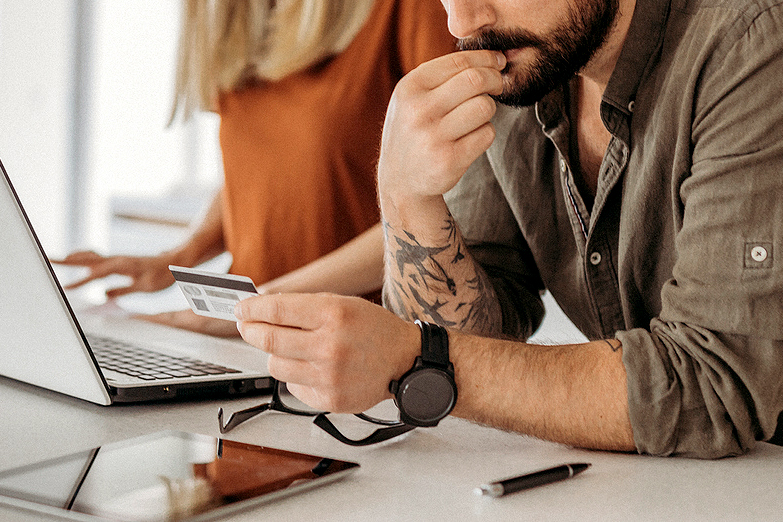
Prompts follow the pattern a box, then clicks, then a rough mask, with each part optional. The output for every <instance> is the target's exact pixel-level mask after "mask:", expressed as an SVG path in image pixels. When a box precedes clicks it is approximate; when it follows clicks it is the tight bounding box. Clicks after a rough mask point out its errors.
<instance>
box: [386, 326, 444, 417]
mask: <svg viewBox="0 0 783 522" xmlns="http://www.w3.org/2000/svg"><path fill="white" fill-rule="evenodd" d="M416 324H417V325H418V326H419V328H420V329H421V355H420V356H418V357H416V361H415V362H414V364H413V368H411V369H410V370H408V371H407V372H406V373H405V374H404V375H403V376H402V377H401V378H400V380H399V381H392V382H391V383H389V391H390V392H391V393H392V394H393V395H394V402H395V404H396V405H397V408H399V410H400V421H401V422H404V423H405V424H410V425H412V426H422V427H425V426H437V424H438V422H440V420H441V419H442V418H444V417H445V416H446V415H448V414H449V413H451V410H452V409H454V405H455V404H456V402H457V384H456V383H455V382H454V366H453V365H452V364H451V362H449V335H448V332H446V329H445V328H443V327H442V326H439V325H436V324H432V323H427V322H424V321H416Z"/></svg>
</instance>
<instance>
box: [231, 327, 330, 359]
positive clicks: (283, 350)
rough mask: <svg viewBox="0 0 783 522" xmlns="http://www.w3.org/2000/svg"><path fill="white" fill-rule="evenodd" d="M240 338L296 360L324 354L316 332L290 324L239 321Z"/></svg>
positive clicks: (270, 352) (315, 357) (267, 350)
mask: <svg viewBox="0 0 783 522" xmlns="http://www.w3.org/2000/svg"><path fill="white" fill-rule="evenodd" d="M237 328H238V330H239V333H240V334H241V335H242V338H243V339H244V340H245V341H247V342H248V343H249V344H252V345H253V346H255V347H256V348H258V349H259V350H261V351H264V352H266V353H268V354H272V355H276V356H279V357H284V358H287V359H297V360H301V361H304V360H314V359H320V358H321V357H322V356H324V355H325V354H324V353H323V352H324V351H325V350H323V347H322V346H321V345H320V344H319V339H318V336H317V334H316V333H314V332H312V331H310V330H303V329H300V328H294V327H291V326H279V325H275V324H270V323H265V322H248V321H240V322H239V323H237Z"/></svg>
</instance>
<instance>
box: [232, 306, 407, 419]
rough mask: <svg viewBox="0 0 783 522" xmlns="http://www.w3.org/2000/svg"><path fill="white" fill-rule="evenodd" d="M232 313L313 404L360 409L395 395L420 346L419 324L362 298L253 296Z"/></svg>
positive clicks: (278, 373)
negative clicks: (391, 384) (394, 383)
mask: <svg viewBox="0 0 783 522" xmlns="http://www.w3.org/2000/svg"><path fill="white" fill-rule="evenodd" d="M234 312H235V313H236V315H237V317H238V318H239V319H240V320H239V323H238V328H239V331H240V333H241V334H242V337H243V338H244V339H245V341H247V342H248V343H250V344H252V345H253V346H255V347H257V348H259V349H261V350H263V351H265V352H267V353H269V354H270V357H269V371H270V373H271V374H272V376H273V377H274V378H276V379H279V380H281V381H285V382H287V383H288V384H289V386H288V388H289V390H290V391H291V393H293V394H294V395H295V396H296V397H297V398H299V399H300V400H301V401H303V402H305V403H306V404H308V405H310V406H311V407H313V408H318V409H320V410H323V411H331V412H336V413H358V412H361V411H364V410H367V409H369V408H371V407H372V406H374V405H376V404H378V403H379V402H381V401H383V400H385V399H388V398H390V397H391V394H390V393H389V382H391V381H392V380H393V379H399V378H400V377H401V376H402V375H403V374H404V373H405V372H406V371H407V370H409V369H410V368H411V367H412V366H413V361H414V359H415V358H416V356H417V355H419V354H420V353H421V337H420V332H419V328H418V327H417V326H416V325H415V324H413V323H408V322H405V321H403V320H402V319H400V318H398V317H397V316H395V315H394V314H392V313H391V312H389V311H388V310H385V309H384V308H382V307H380V306H378V305H374V304H372V303H370V302H369V301H366V300H364V299H361V298H358V297H345V296H338V295H334V294H276V295H261V296H258V297H251V298H248V299H245V300H243V301H242V302H240V303H239V304H238V305H237V306H236V308H235V310H234Z"/></svg>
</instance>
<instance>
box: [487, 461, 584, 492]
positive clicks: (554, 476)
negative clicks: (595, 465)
mask: <svg viewBox="0 0 783 522" xmlns="http://www.w3.org/2000/svg"><path fill="white" fill-rule="evenodd" d="M589 467H590V464H585V463H579V464H563V465H562V466H556V467H554V468H549V469H542V470H541V471H536V472H534V473H528V474H527V475H521V476H519V477H511V478H507V479H504V480H499V481H497V482H492V483H491V484H484V485H482V486H479V487H478V488H476V490H475V493H476V494H477V495H488V496H490V497H502V496H503V495H508V494H509V493H515V492H517V491H522V490H523V489H530V488H534V487H536V486H543V485H544V484H550V483H552V482H557V481H558V480H565V479H567V478H571V477H573V476H575V475H577V474H579V473H581V472H583V471H584V470H586V469H587V468H589Z"/></svg>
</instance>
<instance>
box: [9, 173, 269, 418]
mask: <svg viewBox="0 0 783 522" xmlns="http://www.w3.org/2000/svg"><path fill="white" fill-rule="evenodd" d="M0 170H2V174H3V175H2V176H0V177H1V178H2V181H0V248H2V253H0V375H2V376H5V377H10V378H12V379H16V380H18V381H22V382H26V383H29V384H33V385H35V386H39V387H42V388H46V389H49V390H53V391H56V392H60V393H64V394H66V395H70V396H73V397H78V398H80V399H84V400H87V401H90V402H94V403H97V404H102V405H110V404H113V403H116V402H144V401H156V400H169V399H184V398H186V399H189V398H199V397H210V398H216V397H225V396H229V395H245V394H251V393H259V392H265V391H269V390H270V389H271V386H272V382H273V380H272V378H271V377H270V376H269V373H268V371H267V364H266V362H267V356H266V355H265V354H264V353H263V352H261V351H260V350H256V349H255V348H253V347H251V346H249V345H247V344H246V343H244V342H243V341H242V340H240V339H235V340H230V339H219V338H215V337H210V336H206V335H201V334H197V333H193V332H187V331H184V330H178V329H175V328H169V327H166V326H162V325H157V324H153V323H148V322H146V321H140V320H135V319H132V318H130V317H122V316H116V315H110V314H98V313H82V312H80V311H78V306H75V305H72V304H71V302H69V300H68V297H67V296H66V294H65V292H64V291H63V289H62V286H61V285H60V283H59V281H58V280H57V276H56V275H55V273H54V271H53V270H52V266H51V264H50V263H49V260H48V258H47V256H46V254H45V253H44V251H43V248H42V247H41V244H40V242H39V241H38V237H37V236H36V234H35V231H34V230H33V227H32V224H31V223H30V220H29V219H28V217H27V214H26V213H25V211H24V208H23V207H22V203H21V201H20V200H19V197H18V195H17V193H16V191H15V190H14V188H13V185H12V184H11V180H10V178H9V177H8V173H7V172H6V170H5V167H3V164H2V162H0ZM77 314H78V318H77Z"/></svg>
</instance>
